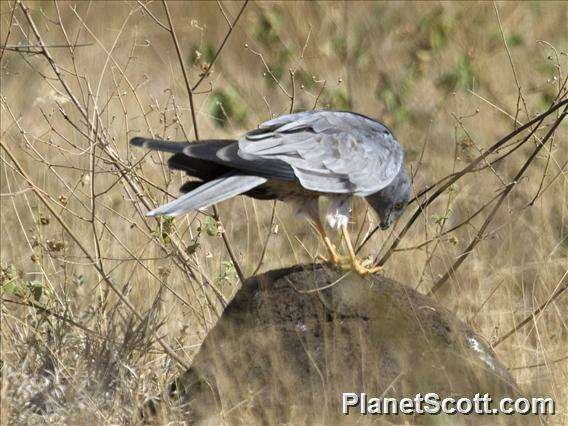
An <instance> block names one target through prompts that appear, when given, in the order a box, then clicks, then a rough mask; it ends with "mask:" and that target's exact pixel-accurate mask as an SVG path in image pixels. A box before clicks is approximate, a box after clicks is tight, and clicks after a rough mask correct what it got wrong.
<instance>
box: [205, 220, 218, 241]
mask: <svg viewBox="0 0 568 426" xmlns="http://www.w3.org/2000/svg"><path fill="white" fill-rule="evenodd" d="M204 224H205V232H206V233H207V235H209V236H210V237H216V236H217V235H219V226H218V225H217V222H215V220H213V218H212V217H210V216H207V217H206V218H205V221H204Z"/></svg>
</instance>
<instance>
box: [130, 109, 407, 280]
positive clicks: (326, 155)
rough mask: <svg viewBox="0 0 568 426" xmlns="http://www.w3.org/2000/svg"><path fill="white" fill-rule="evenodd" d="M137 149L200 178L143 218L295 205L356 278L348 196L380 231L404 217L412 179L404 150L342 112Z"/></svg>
mask: <svg viewBox="0 0 568 426" xmlns="http://www.w3.org/2000/svg"><path fill="white" fill-rule="evenodd" d="M131 143H132V144H133V145H135V146H139V147H144V148H148V149H151V150H157V151H166V152H171V153H173V154H174V155H173V156H172V157H171V158H170V159H169V161H168V165H169V167H170V168H172V169H176V170H183V171H185V172H186V173H187V174H188V175H190V176H193V177H195V178H197V179H198V180H197V181H189V182H187V183H185V184H184V185H183V186H182V187H181V188H180V190H181V192H185V194H184V195H182V196H181V197H179V198H178V199H176V200H174V201H172V202H170V203H168V204H165V205H163V206H161V207H158V208H157V209H155V210H152V211H150V212H149V213H148V216H158V215H165V216H179V215H181V214H184V213H188V212H190V211H195V210H198V209H203V208H206V207H208V206H211V205H212V204H215V203H218V202H221V201H223V200H226V199H228V198H231V197H234V196H236V195H239V194H244V195H247V196H250V197H253V198H257V199H263V200H268V199H270V200H273V199H277V200H280V201H283V202H285V203H292V204H293V205H294V207H295V210H296V212H297V213H300V214H305V215H307V216H308V217H309V218H310V219H312V220H313V221H314V223H315V225H316V228H317V230H318V232H319V233H320V234H321V236H322V237H323V240H324V242H325V245H326V247H327V249H328V251H329V253H330V260H331V261H332V262H334V263H336V264H338V265H340V266H341V267H342V268H343V269H353V270H355V271H356V272H357V273H359V274H360V275H366V274H368V273H374V272H376V271H378V270H380V267H374V268H367V267H365V266H363V265H362V264H361V262H360V261H359V260H358V259H357V257H356V255H355V250H354V249H353V245H352V243H351V239H350V237H349V233H348V231H347V223H348V220H349V211H350V204H351V197H352V196H354V195H355V196H359V197H364V198H365V199H366V200H367V202H368V203H369V204H370V206H371V207H372V208H373V209H374V210H375V211H376V212H377V214H378V216H379V219H380V227H381V229H387V228H388V227H389V226H390V225H391V224H392V223H393V221H395V220H397V219H398V218H399V217H400V216H401V215H402V213H403V211H404V209H405V207H406V205H407V204H408V201H409V199H410V179H409V176H408V173H407V171H406V169H405V167H404V164H403V156H404V155H403V149H402V147H401V146H400V144H399V143H398V142H397V141H396V139H395V138H394V136H393V135H392V133H391V132H390V130H389V129H388V128H387V127H386V126H384V125H383V124H381V123H379V122H378V121H375V120H373V119H371V118H369V117H366V116H364V115H361V114H356V113H353V112H347V111H326V110H315V111H305V112H299V113H295V114H289V115H284V116H281V117H278V118H275V119H273V120H269V121H266V122H264V123H262V124H261V125H260V126H259V127H258V128H257V129H254V130H251V131H250V132H248V133H245V134H244V135H243V136H241V137H240V138H239V139H238V140H232V139H229V140H227V139H213V140H201V141H195V142H167V141H161V140H153V139H146V138H134V139H132V141H131ZM320 196H325V197H328V198H329V199H330V203H329V207H328V210H327V212H326V219H327V223H328V224H329V225H330V226H331V227H332V228H338V229H340V230H341V232H342V233H343V236H344V238H345V243H346V245H347V249H348V255H347V256H341V255H340V254H339V253H338V251H337V249H336V247H335V246H334V245H333V244H332V242H331V240H330V239H329V237H328V236H327V233H326V230H325V226H324V224H323V223H322V220H321V214H320V209H319V202H318V201H319V197H320Z"/></svg>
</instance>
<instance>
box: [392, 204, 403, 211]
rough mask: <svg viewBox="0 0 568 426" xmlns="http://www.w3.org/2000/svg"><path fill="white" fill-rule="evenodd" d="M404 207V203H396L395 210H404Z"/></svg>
mask: <svg viewBox="0 0 568 426" xmlns="http://www.w3.org/2000/svg"><path fill="white" fill-rule="evenodd" d="M403 207H404V204H403V203H396V204H395V205H394V209H395V210H402V208H403Z"/></svg>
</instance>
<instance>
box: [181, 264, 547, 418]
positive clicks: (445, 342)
mask: <svg viewBox="0 0 568 426" xmlns="http://www.w3.org/2000/svg"><path fill="white" fill-rule="evenodd" d="M517 389H518V388H517V386H516V384H515V383H514V380H513V378H512V377H511V375H510V374H509V373H508V372H507V370H506V369H505V368H504V367H503V366H502V365H501V364H500V363H499V361H497V359H496V358H495V354H494V353H493V351H492V350H491V349H490V348H489V347H488V345H487V344H485V343H484V342H483V341H482V340H481V339H480V338H479V337H478V336H476V334H475V333H474V332H473V331H472V330H471V329H470V328H469V327H468V326H467V325H465V324H464V323H463V322H461V321H460V320H459V319H457V318H456V317H455V315H453V314H452V313H451V312H450V311H448V310H447V309H445V308H443V307H441V306H440V305H439V304H438V303H436V302H435V301H433V300H432V299H430V298H428V297H426V296H424V295H422V294H420V293H418V292H416V291H414V290H412V289H411V288H409V287H407V286H404V285H402V284H400V283H397V282H395V281H392V280H390V279H387V278H384V277H381V276H374V277H370V278H367V279H363V278H360V277H359V276H357V275H356V274H353V273H349V274H344V273H340V272H337V271H335V270H333V269H331V268H327V267H324V266H322V265H308V266H304V267H293V268H288V269H280V270H275V271H270V272H267V273H265V274H262V275H259V276H256V277H253V278H250V279H248V280H247V282H246V283H245V285H244V286H243V287H242V288H241V289H240V290H239V292H238V293H237V295H236V296H235V298H234V299H233V300H232V301H231V303H230V304H229V306H228V307H227V308H226V310H225V312H224V313H223V315H222V317H221V319H220V320H219V322H218V323H217V325H216V326H215V327H214V328H213V330H211V332H210V333H209V335H208V336H207V338H206V339H205V341H204V343H203V345H202V347H201V349H200V351H199V353H198V354H197V355H196V356H195V358H194V360H193V363H192V365H191V368H190V369H189V370H188V371H187V372H186V373H185V374H183V375H182V376H180V377H179V378H178V379H177V380H176V381H175V383H174V384H173V385H172V390H173V391H174V392H175V394H177V395H179V396H181V397H182V399H183V401H184V402H185V409H186V410H187V412H188V419H189V421H190V422H191V423H201V424H203V423H206V424H218V423H220V422H221V421H224V422H227V423H228V424H251V423H254V424H256V423H266V424H282V423H294V424H298V423H300V424H312V423H317V424H338V423H343V424H353V423H355V422H358V423H359V424H361V423H362V424H366V423H370V422H377V421H384V420H385V417H384V416H364V417H363V416H361V414H360V413H359V407H356V408H354V409H353V408H352V409H351V411H350V414H349V415H348V416H345V415H342V414H341V410H342V406H341V403H342V400H341V396H342V392H353V393H357V394H359V393H361V392H365V393H366V394H367V395H368V396H369V397H373V396H374V397H397V398H400V397H403V396H410V397H414V395H415V394H417V393H422V394H426V393H428V392H435V393H437V394H438V395H440V396H441V397H444V396H469V397H472V396H473V395H474V394H476V393H480V394H482V395H483V394H485V393H489V395H491V397H492V398H493V399H494V400H496V399H499V398H501V397H503V396H510V397H515V396H516V395H518V390H517ZM500 417H503V416H500ZM445 419H446V420H443V417H441V416H432V415H427V416H417V417H414V418H412V417H411V416H408V415H406V416H402V415H401V416H389V418H388V420H389V421H390V422H394V423H400V422H409V423H412V424H414V423H416V424H440V423H442V424H449V423H448V422H450V423H453V422H454V421H455V420H457V418H456V417H454V416H452V417H451V418H450V417H446V418H445ZM459 420H460V421H459V422H460V423H484V424H487V423H492V424H494V423H495V421H496V418H495V417H492V416H475V415H474V416H461V417H460V419H459ZM501 420H503V419H501ZM508 420H512V419H511V418H508ZM534 420H536V419H534Z"/></svg>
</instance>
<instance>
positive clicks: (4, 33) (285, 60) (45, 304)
mask: <svg viewBox="0 0 568 426" xmlns="http://www.w3.org/2000/svg"><path fill="white" fill-rule="evenodd" d="M241 7H242V4H241V3H233V2H223V3H213V2H191V3H177V2H170V3H168V9H169V15H170V17H171V24H172V26H173V28H174V30H175V31H174V33H175V35H176V37H177V40H178V41H179V48H180V52H179V54H180V55H181V58H182V60H183V61H182V62H183V63H184V65H185V68H186V70H187V73H188V80H187V81H188V82H189V86H190V89H192V93H193V96H192V104H193V107H194V108H193V109H192V108H191V103H190V99H189V97H188V90H187V85H186V80H185V78H184V74H183V72H182V69H181V67H180V61H179V60H178V52H177V51H176V48H175V43H174V41H173V37H172V32H171V31H170V28H171V26H170V22H169V19H168V16H167V14H166V11H165V9H164V5H163V4H162V3H161V2H150V3H143V2H134V1H131V2H130V1H129V2H110V3H101V2H93V3H88V2H77V3H66V2H57V3H52V2H49V3H35V2H34V3H32V2H29V3H25V5H22V4H19V3H16V4H15V3H14V2H2V3H0V22H1V31H0V43H2V45H3V46H4V48H1V49H0V54H1V55H2V56H1V75H2V81H1V84H2V87H1V92H2V93H1V96H2V97H1V105H0V106H1V127H0V140H1V142H2V150H1V151H0V156H1V164H0V168H1V170H0V175H1V178H0V179H1V184H0V188H1V189H0V193H1V198H0V201H1V217H0V224H1V227H2V230H1V235H2V239H1V249H2V253H1V256H0V260H1V267H2V271H1V273H2V276H1V280H2V294H1V297H2V302H1V305H0V306H1V309H2V325H1V331H2V342H1V345H2V346H1V349H2V354H1V361H2V365H1V377H2V389H1V403H2V410H1V412H2V414H1V421H2V424H8V423H29V422H37V423H39V422H45V421H65V422H67V423H76V422H80V421H86V420H91V421H95V422H96V423H123V422H137V421H138V420H137V419H138V417H137V416H138V411H139V409H140V407H141V405H142V404H143V403H144V402H145V401H146V400H147V399H148V398H151V397H153V396H154V395H157V394H160V392H161V391H162V389H163V388H164V386H165V384H166V383H167V382H168V381H169V380H171V378H172V377H174V376H175V375H176V374H178V373H179V372H180V371H181V370H182V369H183V366H184V365H187V364H188V363H189V362H190V361H191V359H192V356H193V355H194V354H195V353H196V351H197V350H198V348H199V345H200V343H201V341H202V340H203V338H204V336H205V335H206V334H207V331H208V330H210V329H211V327H213V326H214V324H215V322H216V320H217V319H218V318H219V315H220V314H221V312H222V309H223V306H224V305H225V304H226V303H227V301H228V300H230V299H231V297H232V295H233V294H234V293H235V292H236V290H237V289H238V287H239V285H240V280H239V272H242V274H243V275H244V276H248V275H250V274H252V273H253V272H255V271H257V270H260V271H264V270H268V269H271V268H277V267H280V266H287V265H291V264H295V263H306V262H311V261H313V260H314V259H315V258H316V257H317V255H318V254H319V253H322V251H323V245H322V244H321V242H320V241H319V240H318V238H317V236H316V233H315V232H314V231H313V230H312V229H311V227H310V226H309V225H308V224H306V223H305V222H302V221H297V220H294V219H293V217H292V214H291V211H290V210H289V209H288V208H287V207H286V206H284V205H281V204H276V205H275V206H274V205H273V204H272V203H271V202H258V201H252V200H249V199H244V198H238V199H235V200H231V201H228V202H225V203H222V204H221V205H220V206H219V210H218V216H217V215H216V214H213V215H204V214H198V215H188V216H186V217H183V218H179V219H176V220H158V221H156V220H155V219H151V218H146V217H145V216H144V214H145V212H146V211H147V210H148V209H149V208H152V207H154V206H156V205H158V204H160V203H163V202H165V201H166V200H169V199H171V197H173V196H175V195H176V194H177V193H178V190H177V188H178V187H179V186H180V184H181V183H182V182H183V181H184V176H183V175H182V174H180V173H178V172H175V173H172V172H171V171H169V170H167V168H166V167H165V158H164V157H163V156H162V155H160V154H150V155H146V153H145V152H141V151H138V150H133V149H131V148H130V147H129V146H128V143H127V142H128V140H129V139H130V138H131V137H133V136H135V135H145V136H154V137H159V138H165V139H171V140H182V139H192V138H193V137H194V134H195V132H196V129H195V126H194V125H197V129H198V134H199V136H200V137H201V138H229V137H235V136H236V135H238V134H240V133H242V132H243V131H245V130H246V129H250V128H253V127H254V126H256V125H257V124H258V123H259V122H261V121H263V120H266V119H268V118H270V117H271V116H273V115H279V114H284V113H287V112H288V111H290V110H302V109H310V108H314V107H318V108H335V109H353V110H355V111H358V112H361V113H365V114H368V115H371V116H373V117H377V118H379V119H380V120H382V121H384V122H385V123H386V124H387V125H388V126H389V127H390V128H391V129H392V130H393V132H394V133H395V135H396V136H397V138H398V140H399V141H400V142H401V143H402V145H403V146H404V148H405V151H406V161H407V164H408V166H409V167H410V168H411V169H412V171H413V175H414V187H415V189H416V192H420V191H421V190H423V189H424V188H425V187H427V186H428V185H431V184H433V183H435V182H437V181H438V180H439V179H441V178H443V177H445V176H447V175H449V174H451V173H453V172H456V171H460V170H462V169H464V168H465V167H467V166H468V164H471V162H472V161H475V159H476V158H478V156H479V155H482V154H483V153H484V152H486V150H487V149H488V148H489V147H490V146H491V145H493V144H494V143H495V142H496V141H497V140H499V139H500V138H501V137H503V136H505V135H507V134H508V133H510V132H511V131H513V130H514V129H515V128H517V127H519V126H520V125H522V124H523V123H526V122H528V121H529V120H531V119H532V118H534V117H535V116H536V115H537V114H539V113H541V112H544V111H546V110H547V109H548V108H549V107H550V105H552V104H553V103H556V104H557V103H558V102H562V101H563V100H566V77H567V75H568V67H567V55H566V48H567V44H566V42H567V37H566V28H565V22H566V20H567V18H568V6H567V5H566V3H538V2H531V3H502V4H501V3H500V4H495V5H493V4H490V3H454V4H450V3H440V4H433V3H339V2H338V3H335V2H333V3H331V2H330V3H325V2H319V3H311V2H310V3H308V2H306V3H300V2H285V3H261V2H259V3H249V4H248V5H247V6H246V8H245V10H244V12H243V14H242V16H241V17H240V19H239V20H238V22H237V23H236V25H235V26H234V28H233V23H234V22H235V18H236V17H237V16H238V14H239V11H240V10H241ZM229 32H230V34H229ZM227 35H228V37H227ZM37 36H39V37H40V38H41V41H40V40H39V39H38V37H37ZM40 43H43V45H44V46H47V47H46V50H44V49H43V48H41V47H39V46H40ZM220 46H222V50H221V51H220V53H219V54H218V55H217V53H218V51H219V47H220ZM47 52H49V57H48V55H47ZM212 62H213V65H211V63H212ZM198 82H199V84H198V86H197V87H195V86H196V83H198ZM562 111H563V110H562V108H560V109H558V110H556V111H555V112H554V113H552V114H550V115H549V116H547V117H546V119H545V120H544V122H543V123H541V124H540V126H539V127H538V129H537V130H536V131H535V132H534V134H533V135H532V136H530V137H528V138H525V139H522V138H523V137H526V136H527V135H528V134H529V131H525V132H522V133H520V134H519V135H518V136H516V137H514V138H512V139H511V140H510V141H508V142H507V143H506V144H505V146H504V148H502V149H501V150H500V151H498V152H496V153H494V154H492V155H491V156H488V157H487V159H486V160H484V161H482V162H481V163H480V166H481V167H480V168H481V170H480V171H477V172H475V173H470V174H467V175H465V176H463V177H461V178H460V179H459V180H457V181H456V182H455V183H454V184H453V185H451V186H450V187H449V188H448V189H447V190H446V191H444V192H443V193H442V194H441V195H440V196H439V197H438V198H437V199H436V200H435V201H433V202H432V203H431V204H429V205H428V206H427V207H425V208H424V209H423V210H421V211H420V212H419V215H418V216H417V220H416V221H415V222H414V224H413V226H412V227H410V228H409V231H408V232H407V233H406V235H405V236H404V238H403V239H402V240H401V241H400V243H399V244H398V246H397V247H396V249H394V250H390V251H389V247H392V242H393V241H394V239H395V237H396V235H398V232H399V231H400V230H401V229H402V228H403V226H404V224H405V223H407V221H408V220H409V218H410V217H411V215H412V211H413V210H414V209H416V206H417V205H418V203H414V204H413V205H412V206H411V207H410V208H409V212H408V213H407V214H406V215H405V217H404V218H403V219H402V220H401V222H400V223H399V225H398V227H397V228H396V229H395V230H393V232H389V233H384V232H379V233H375V234H373V236H372V238H370V240H369V241H368V242H367V243H366V244H365V246H364V247H363V249H362V254H363V255H365V256H371V257H372V258H375V257H377V255H379V256H378V258H381V256H383V255H385V254H386V253H389V255H390V257H389V258H388V261H387V262H386V264H385V270H386V274H388V275H389V276H392V277H394V278H396V279H397V280H399V281H401V282H405V283H409V284H411V285H414V286H416V287H417V288H419V289H420V290H421V291H424V292H427V291H428V290H429V289H430V288H432V286H433V285H436V283H438V284H439V287H438V290H439V291H437V292H436V293H435V297H437V298H439V299H440V300H441V301H443V303H445V304H446V305H447V306H448V307H449V308H450V309H452V310H453V311H455V312H456V313H457V314H458V315H459V316H460V318H462V319H463V320H464V321H466V322H468V323H470V324H471V325H472V326H473V327H474V328H475V329H476V330H477V331H478V332H479V333H480V335H482V336H484V337H485V338H486V339H487V340H488V341H489V342H492V343H493V344H494V345H495V350H496V352H497V353H498V355H499V357H500V359H501V360H502V361H503V362H504V363H505V364H506V365H507V366H508V367H509V368H510V369H511V371H512V373H513V374H514V375H515V377H516V379H517V380H518V382H519V383H520V385H521V386H522V387H523V388H524V389H526V390H527V393H530V394H540V395H546V396H552V397H553V398H555V400H556V403H557V411H558V414H557V415H556V416H554V417H552V418H551V419H550V421H551V422H553V423H558V424H562V423H566V422H567V421H568V409H567V407H568V396H567V395H568V385H567V383H568V358H567V357H568V353H567V352H568V350H567V349H566V348H567V347H568V345H567V342H568V324H567V316H566V312H567V308H568V301H567V299H566V295H565V294H564V293H562V292H563V290H564V289H565V288H566V286H567V285H568V281H567V273H568V272H567V271H568V260H567V255H568V200H567V198H568V188H567V187H568V180H567V176H566V167H567V162H568V154H567V152H568V150H567V146H566V144H567V143H568V141H567V137H566V136H567V135H566V129H567V124H566V121H564V122H563V123H561V124H560V126H559V127H558V129H556V131H555V132H554V133H553V135H552V136H553V137H551V138H550V139H548V140H547V142H546V145H544V146H543V147H542V149H541V150H540V151H539V153H538V155H537V156H536V157H535V158H534V160H533V161H532V162H530V163H529V167H528V168H527V171H526V173H524V174H523V175H522V177H521V179H519V181H518V182H515V184H514V185H512V186H511V181H512V179H513V177H514V176H515V175H516V173H517V172H518V171H519V169H520V168H521V167H522V165H523V163H524V162H525V161H527V159H528V158H530V155H531V153H532V152H533V151H534V150H535V149H536V148H537V147H538V146H539V144H540V143H541V142H543V141H544V140H545V139H543V138H545V136H546V134H547V132H548V131H549V130H550V128H551V126H553V124H554V123H555V120H556V119H557V118H558V117H559V116H560V114H561V113H562ZM533 128H534V126H533ZM515 148H518V149H515ZM513 149H514V151H511V153H510V154H509V155H507V156H506V157H505V158H504V159H503V160H502V161H499V162H496V163H491V161H493V160H495V159H496V158H498V157H499V156H500V155H503V154H505V153H507V152H509V150H513ZM490 163H491V164H490ZM489 164H490V165H489ZM504 191H510V192H508V193H507V196H506V197H503V201H502V204H501V207H500V208H499V209H498V210H497V211H496V213H495V214H494V215H493V216H491V215H490V212H491V209H492V208H493V207H494V206H495V203H496V202H497V201H496V200H499V199H500V198H499V197H501V196H502V195H503V194H504ZM432 192H433V191H432ZM432 192H430V193H429V194H427V195H425V196H423V197H421V198H420V200H421V201H424V200H425V199H426V198H427V197H428V195H430V194H431V193H432ZM495 197H497V199H496V200H494V201H493V202H492V203H490V204H488V205H487V206H486V207H485V208H484V209H483V210H482V211H481V212H480V213H479V214H477V215H475V216H474V217H473V218H471V219H470V217H471V216H472V215H473V214H474V213H475V212H476V211H477V210H478V209H479V208H480V207H481V206H484V205H485V204H486V203H489V202H490V201H491V200H492V199H493V198H495ZM48 206H49V207H48ZM487 218H490V219H491V220H490V221H489V222H488V226H487V228H482V225H483V223H484V221H485V220H487ZM353 219H354V220H353V232H354V233H355V234H359V242H361V241H362V240H363V239H364V238H365V236H368V235H369V233H370V232H371V231H372V229H374V227H375V225H376V219H375V217H374V216H373V215H372V214H370V213H368V212H366V209H365V205H364V203H362V202H360V201H357V202H355V205H354V215H353ZM457 225H461V226H459V227H457V229H455V230H452V228H454V227H455V226H457ZM448 230H449V231H450V232H447V231H448ZM476 236H479V238H477V239H476ZM472 241H474V246H473V247H472V249H471V250H468V247H470V243H471V242H472ZM461 260H463V263H461V264H460V265H459V267H457V268H456V269H451V268H452V265H457V264H456V262H457V261H461ZM448 271H449V272H450V273H449V274H447V273H448ZM441 279H442V280H441ZM539 307H540V308H541V309H539ZM533 314H534V315H533ZM523 320H524V321H523ZM244 368H246V366H245V367H244ZM181 416H182V415H181V413H180V411H179V409H178V408H176V407H174V406H172V407H171V408H169V409H168V410H167V412H166V413H165V417H166V418H167V419H169V420H172V421H174V420H176V419H180V418H181Z"/></svg>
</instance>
